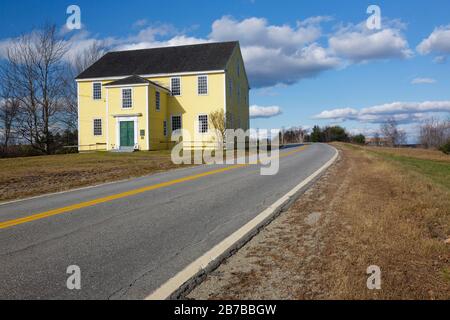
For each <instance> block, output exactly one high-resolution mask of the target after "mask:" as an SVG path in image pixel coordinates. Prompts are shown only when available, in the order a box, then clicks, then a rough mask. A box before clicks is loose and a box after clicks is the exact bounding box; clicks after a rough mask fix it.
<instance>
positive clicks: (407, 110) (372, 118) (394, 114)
mask: <svg viewBox="0 0 450 320" xmlns="http://www.w3.org/2000/svg"><path fill="white" fill-rule="evenodd" d="M443 112H448V113H450V101H424V102H393V103H387V104H382V105H376V106H371V107H368V108H363V109H361V110H356V109H353V108H345V109H332V110H326V111H323V112H321V113H320V114H318V115H316V116H314V118H315V119H321V120H341V121H345V120H355V121H360V122H371V123H379V122H383V121H385V120H386V119H387V118H394V119H395V120H397V121H398V122H402V123H412V122H417V121H421V120H423V119H426V118H427V117H429V116H430V115H431V114H436V113H443Z"/></svg>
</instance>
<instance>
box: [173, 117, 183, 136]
mask: <svg viewBox="0 0 450 320" xmlns="http://www.w3.org/2000/svg"><path fill="white" fill-rule="evenodd" d="M173 117H180V126H181V128H180V129H183V117H182V115H181V113H178V114H171V115H170V132H171V133H172V132H173V128H172V123H173V122H172V118H173Z"/></svg>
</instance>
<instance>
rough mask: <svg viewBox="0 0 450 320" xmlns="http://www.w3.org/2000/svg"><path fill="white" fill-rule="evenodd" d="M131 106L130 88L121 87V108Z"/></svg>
mask: <svg viewBox="0 0 450 320" xmlns="http://www.w3.org/2000/svg"><path fill="white" fill-rule="evenodd" d="M132 106H133V98H132V89H122V108H124V109H128V108H131V107H132Z"/></svg>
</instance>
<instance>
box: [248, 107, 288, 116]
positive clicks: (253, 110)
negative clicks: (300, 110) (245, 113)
mask: <svg viewBox="0 0 450 320" xmlns="http://www.w3.org/2000/svg"><path fill="white" fill-rule="evenodd" d="M281 113H282V111H281V108H280V107H279V106H271V107H261V106H257V105H253V106H251V107H250V118H252V119H256V118H272V117H275V116H278V115H280V114H281Z"/></svg>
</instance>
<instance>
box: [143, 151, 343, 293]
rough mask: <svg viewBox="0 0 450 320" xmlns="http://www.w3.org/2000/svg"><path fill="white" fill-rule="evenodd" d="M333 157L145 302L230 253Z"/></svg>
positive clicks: (334, 157) (174, 289)
mask: <svg viewBox="0 0 450 320" xmlns="http://www.w3.org/2000/svg"><path fill="white" fill-rule="evenodd" d="M332 148H333V149H334V150H335V154H334V156H333V157H332V158H331V159H330V160H329V161H328V162H327V163H325V164H324V165H323V166H322V167H320V168H319V169H318V170H317V171H315V172H314V173H313V174H311V175H310V176H309V177H307V178H306V179H304V180H303V181H302V182H301V183H300V184H298V185H297V186H296V187H294V188H293V189H292V190H291V191H289V192H288V193H287V194H286V195H284V196H283V197H282V198H280V199H279V200H277V201H276V202H275V203H273V204H272V205H271V206H269V207H268V208H267V209H265V210H264V211H263V212H261V213H260V214H258V215H257V216H256V217H255V218H253V219H252V220H251V221H249V222H248V223H247V224H245V225H244V226H243V227H241V228H240V229H239V230H237V231H235V232H234V233H233V234H231V235H230V236H228V237H227V238H226V239H224V240H222V242H220V243H219V244H217V245H216V246H214V247H213V248H212V249H210V250H209V251H208V252H206V253H205V254H204V255H203V256H201V257H199V258H198V259H197V260H195V261H194V262H192V263H191V264H189V265H188V266H187V267H186V268H184V269H183V270H182V271H180V272H179V273H178V274H176V275H175V276H174V277H173V278H171V279H169V280H168V281H167V282H165V283H164V284H163V285H162V286H160V287H159V288H158V289H156V290H155V291H153V292H152V293H151V294H150V295H148V296H147V297H146V298H145V300H166V299H169V298H170V297H171V296H172V294H173V293H174V292H176V291H177V290H178V289H179V288H180V287H182V286H183V285H184V284H185V283H187V282H188V281H189V280H190V279H192V278H194V277H195V276H196V275H198V274H200V273H201V272H202V270H203V269H206V268H207V267H208V266H209V265H211V264H213V263H215V262H216V260H217V259H220V257H221V256H223V255H224V254H225V253H226V252H231V251H232V250H233V248H234V246H235V245H236V244H238V243H239V242H240V241H241V240H242V239H243V238H244V237H245V236H246V235H248V234H251V232H252V231H253V230H255V229H257V228H258V227H259V226H261V225H263V224H264V222H265V221H267V220H269V219H270V218H271V217H272V216H273V215H274V214H276V213H277V211H278V210H279V209H280V208H282V207H283V205H284V204H286V203H287V202H288V201H289V200H290V199H291V197H292V196H294V195H295V194H296V193H297V192H298V191H300V190H301V189H302V188H304V187H305V186H307V185H308V184H309V183H310V182H311V181H313V180H314V179H315V178H316V177H317V176H319V175H320V174H321V173H322V172H323V171H325V170H326V169H327V168H328V167H330V166H331V165H332V164H333V163H334V162H335V161H336V159H337V158H338V155H339V152H338V151H337V149H336V148H334V147H332Z"/></svg>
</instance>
